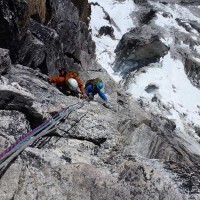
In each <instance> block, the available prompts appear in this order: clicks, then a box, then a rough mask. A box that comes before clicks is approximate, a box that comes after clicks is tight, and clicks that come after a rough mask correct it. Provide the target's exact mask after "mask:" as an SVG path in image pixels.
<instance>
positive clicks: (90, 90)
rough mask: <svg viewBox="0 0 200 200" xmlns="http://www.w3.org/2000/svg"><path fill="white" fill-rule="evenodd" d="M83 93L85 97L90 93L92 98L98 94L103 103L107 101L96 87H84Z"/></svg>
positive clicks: (89, 85)
mask: <svg viewBox="0 0 200 200" xmlns="http://www.w3.org/2000/svg"><path fill="white" fill-rule="evenodd" d="M85 93H86V94H87V95H89V94H90V93H92V95H93V96H94V95H95V94H97V93H98V94H99V96H100V97H101V98H102V99H103V100H104V101H107V97H106V95H105V94H104V93H103V92H102V91H101V90H100V89H98V88H97V87H94V86H93V85H92V84H88V85H87V86H86V87H85Z"/></svg>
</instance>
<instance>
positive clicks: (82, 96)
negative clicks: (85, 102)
mask: <svg viewBox="0 0 200 200" xmlns="http://www.w3.org/2000/svg"><path fill="white" fill-rule="evenodd" d="M80 98H81V99H86V98H88V96H87V95H86V94H82V95H81V96H80Z"/></svg>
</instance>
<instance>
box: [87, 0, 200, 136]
mask: <svg viewBox="0 0 200 200" xmlns="http://www.w3.org/2000/svg"><path fill="white" fill-rule="evenodd" d="M89 2H90V3H91V2H98V4H99V5H100V6H101V7H99V6H92V15H91V22H90V26H91V29H92V34H93V40H94V41H95V42H96V46H97V51H96V54H97V60H98V61H99V63H100V64H101V65H102V66H103V67H104V68H105V69H106V70H107V71H108V73H109V74H110V75H111V76H112V77H113V78H114V80H115V81H117V82H118V81H120V80H121V78H122V77H120V76H119V75H118V74H114V72H113V70H112V64H113V62H114V60H115V53H114V50H115V47H116V46H117V44H118V42H119V40H120V39H121V37H122V35H123V34H124V33H126V32H127V31H128V30H129V29H130V28H133V27H135V24H134V22H133V19H131V17H130V16H131V13H132V12H133V11H136V10H137V9H138V7H137V6H136V5H135V4H134V3H133V1H129V0H125V1H121V3H119V1H114V0H103V1H102V0H97V1H93V0H90V1H89ZM151 4H152V6H154V8H155V9H157V10H158V12H157V14H156V18H155V19H154V23H155V25H157V26H158V27H160V29H161V30H162V29H163V28H164V30H165V31H164V32H163V38H162V39H161V40H162V42H164V43H165V44H166V45H167V46H169V47H172V46H174V45H176V44H175V39H176V35H173V34H172V33H174V32H175V31H179V32H181V33H183V34H186V35H188V37H191V38H192V39H193V40H196V41H198V40H199V39H200V35H199V33H198V32H197V31H196V30H195V29H193V28H192V27H191V26H190V25H189V24H187V25H188V27H189V28H190V29H191V32H188V31H187V30H186V29H185V28H184V27H182V26H179V24H178V23H177V21H176V18H179V19H181V20H183V21H184V22H185V21H188V20H192V21H196V22H198V23H200V18H199V16H196V15H195V14H193V13H192V12H191V11H190V9H189V8H187V7H183V6H181V5H176V4H172V5H170V4H167V5H165V4H161V3H158V2H151ZM102 7H103V8H102ZM104 11H106V12H107V13H108V14H109V15H110V16H111V18H112V19H113V20H114V22H115V23H116V24H117V26H118V27H119V29H118V28H117V27H116V26H114V25H113V24H110V23H109V21H107V20H105V19H104V17H105V13H104ZM119 11H120V14H119ZM164 12H165V13H166V12H167V13H169V16H170V17H168V18H166V17H163V13H164ZM183 13H184V14H183ZM105 25H107V26H112V27H113V29H114V34H115V37H116V40H113V39H111V38H110V37H109V36H102V37H99V36H98V30H99V29H100V27H101V26H105ZM172 30H175V31H172ZM180 47H181V48H184V49H188V52H189V51H193V50H194V51H195V52H196V53H197V54H198V55H197V57H196V56H195V57H193V58H194V59H195V60H196V61H200V46H199V45H195V46H194V47H193V49H190V46H189V45H188V44H185V43H184V42H181V44H180ZM172 54H173V53H172V52H169V53H168V54H167V55H166V56H165V57H164V58H163V59H162V60H161V61H160V63H156V64H155V65H153V66H154V67H152V66H151V68H148V67H147V69H146V73H138V74H136V75H135V79H133V81H132V83H131V84H130V87H129V89H128V92H129V93H130V94H132V97H133V98H134V99H136V100H137V99H141V98H142V100H143V101H144V102H145V103H146V105H149V106H148V108H147V109H150V110H151V111H153V112H155V113H159V114H163V115H164V116H165V117H168V118H169V119H172V120H174V121H175V122H176V125H177V128H179V129H180V130H181V131H182V132H188V125H189V127H193V126H199V124H200V90H199V89H197V88H195V87H194V86H193V85H192V84H191V83H190V81H189V79H188V77H187V76H186V74H185V71H184V65H183V63H182V62H181V61H180V60H178V59H176V60H174V59H173V58H172ZM198 57H199V58H198ZM151 84H154V85H156V86H157V87H158V89H155V90H154V91H152V92H147V91H146V90H145V89H146V87H147V86H148V85H151ZM154 95H156V96H157V98H158V99H159V102H160V104H162V105H163V106H162V108H163V110H164V111H163V110H160V105H158V103H155V102H152V101H151V99H152V97H153V96H154ZM186 124H187V127H186V126H185V125H186ZM191 130H193V129H191ZM191 130H190V132H191V133H192V134H193V136H194V137H196V138H199V137H198V136H197V135H196V134H195V133H194V131H191Z"/></svg>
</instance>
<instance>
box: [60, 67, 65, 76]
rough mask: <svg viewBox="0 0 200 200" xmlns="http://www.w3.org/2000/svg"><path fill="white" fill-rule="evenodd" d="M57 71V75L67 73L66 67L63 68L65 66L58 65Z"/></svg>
mask: <svg viewBox="0 0 200 200" xmlns="http://www.w3.org/2000/svg"><path fill="white" fill-rule="evenodd" d="M58 71H59V75H60V76H65V75H66V74H67V72H66V68H65V67H60V68H59V69H58Z"/></svg>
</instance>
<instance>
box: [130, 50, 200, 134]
mask: <svg viewBox="0 0 200 200" xmlns="http://www.w3.org/2000/svg"><path fill="white" fill-rule="evenodd" d="M160 64H161V67H154V68H148V69H147V70H146V73H142V74H140V75H138V76H136V77H135V79H134V83H132V84H131V85H130V87H129V89H128V92H129V93H130V94H132V96H133V98H135V99H140V98H143V99H146V100H147V101H148V102H149V104H151V105H152V106H153V105H154V106H155V103H154V102H152V101H151V99H152V98H153V97H154V95H155V93H156V94H157V95H158V96H159V97H160V101H161V102H162V103H163V104H164V105H165V106H166V107H167V108H168V111H169V114H168V116H167V117H168V118H169V119H172V120H174V121H175V122H176V124H177V126H178V128H179V129H180V130H181V131H184V125H183V124H182V122H181V121H182V120H183V121H185V122H186V123H188V124H193V123H194V124H196V125H199V124H200V115H199V112H200V110H199V107H200V90H198V89H197V88H196V87H194V86H193V85H192V84H191V83H190V81H189V79H188V77H187V75H186V74H185V71H184V65H183V63H182V62H181V61H179V60H173V59H172V58H171V55H170V53H168V54H167V55H166V56H165V57H164V58H163V59H162V60H161V62H160ZM152 83H153V84H154V85H158V86H159V88H158V89H157V90H156V91H155V93H148V92H146V91H145V88H146V87H147V86H148V85H149V84H152ZM154 106H153V107H154ZM157 112H160V111H158V108H157Z"/></svg>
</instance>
